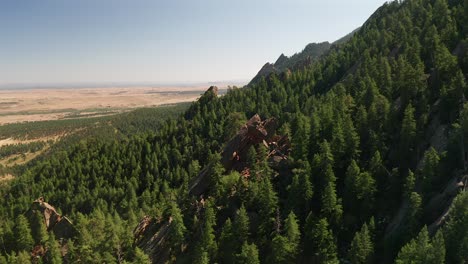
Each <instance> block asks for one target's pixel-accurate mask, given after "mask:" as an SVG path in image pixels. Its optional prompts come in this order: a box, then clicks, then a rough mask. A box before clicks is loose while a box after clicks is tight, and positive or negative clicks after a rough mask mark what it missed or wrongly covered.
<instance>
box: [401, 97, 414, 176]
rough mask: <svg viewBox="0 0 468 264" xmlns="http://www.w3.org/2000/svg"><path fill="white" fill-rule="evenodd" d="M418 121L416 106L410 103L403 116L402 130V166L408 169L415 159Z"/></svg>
mask: <svg viewBox="0 0 468 264" xmlns="http://www.w3.org/2000/svg"><path fill="white" fill-rule="evenodd" d="M415 136H416V121H415V120H414V108H413V106H412V105H411V104H409V105H408V106H407V107H406V109H405V113H404V116H403V121H402V125H401V132H400V164H401V165H400V167H401V168H402V169H407V168H408V167H409V166H410V165H411V160H412V159H413V151H414V146H415V140H416V138H415Z"/></svg>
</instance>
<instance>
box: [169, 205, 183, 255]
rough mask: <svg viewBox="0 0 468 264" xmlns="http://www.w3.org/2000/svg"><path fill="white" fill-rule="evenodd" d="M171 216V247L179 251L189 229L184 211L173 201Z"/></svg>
mask: <svg viewBox="0 0 468 264" xmlns="http://www.w3.org/2000/svg"><path fill="white" fill-rule="evenodd" d="M170 217H171V219H172V221H171V222H170V226H169V240H170V243H171V248H172V249H173V250H175V251H176V252H177V250H178V248H180V246H181V245H182V243H183V242H184V237H185V233H186V231H187V229H186V228H185V225H184V220H183V219H182V213H181V211H180V209H179V207H178V206H177V204H176V203H172V206H171V211H170Z"/></svg>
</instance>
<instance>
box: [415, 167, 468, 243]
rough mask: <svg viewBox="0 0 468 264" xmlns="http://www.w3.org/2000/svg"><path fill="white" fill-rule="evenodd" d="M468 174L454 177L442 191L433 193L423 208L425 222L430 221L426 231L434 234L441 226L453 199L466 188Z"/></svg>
mask: <svg viewBox="0 0 468 264" xmlns="http://www.w3.org/2000/svg"><path fill="white" fill-rule="evenodd" d="M467 183H468V175H464V176H463V177H454V178H453V179H452V180H451V181H450V182H449V183H448V184H447V186H446V187H445V189H444V190H443V192H441V193H439V194H437V195H435V196H434V197H432V199H431V200H430V201H429V203H428V204H427V206H426V207H425V208H424V212H425V218H426V220H427V221H426V222H429V223H432V224H431V225H429V227H428V231H429V233H431V234H434V233H435V232H436V231H437V230H438V229H439V227H440V226H442V225H443V224H444V223H445V221H446V219H447V216H448V215H449V213H450V208H451V205H452V202H453V199H454V198H455V197H456V196H457V194H458V193H459V192H460V191H461V190H464V189H465V188H466V185H467Z"/></svg>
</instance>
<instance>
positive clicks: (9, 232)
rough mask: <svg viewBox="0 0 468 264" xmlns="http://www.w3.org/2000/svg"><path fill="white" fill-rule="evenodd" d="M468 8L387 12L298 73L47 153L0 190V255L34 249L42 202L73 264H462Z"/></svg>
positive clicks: (401, 5)
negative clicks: (62, 230)
mask: <svg viewBox="0 0 468 264" xmlns="http://www.w3.org/2000/svg"><path fill="white" fill-rule="evenodd" d="M467 4H468V2H467V1H450V2H447V1H444V0H436V1H422V0H408V1H404V2H400V1H395V2H390V3H386V4H384V5H383V6H382V7H381V8H379V9H378V10H377V11H376V12H375V13H374V14H373V15H372V16H371V17H370V18H369V19H368V21H366V23H365V24H364V25H363V26H362V27H361V28H360V29H359V31H358V32H356V34H355V35H354V36H352V37H351V38H350V40H349V41H348V42H346V43H344V44H342V45H338V46H334V47H332V48H331V49H330V50H329V51H328V52H327V54H326V55H324V56H322V57H321V58H320V59H319V60H317V61H315V62H313V63H312V64H311V65H310V66H308V67H306V68H302V69H298V70H291V72H290V73H289V74H280V75H279V76H278V75H277V74H272V75H270V76H269V77H268V78H262V79H261V80H260V81H259V82H257V83H253V84H251V85H249V86H247V87H245V88H243V89H238V88H233V89H230V90H229V91H228V93H227V94H226V95H225V96H223V97H218V96H217V92H216V91H217V89H215V88H214V87H212V88H210V89H209V90H208V91H207V92H206V93H205V94H204V95H203V96H202V97H201V98H200V99H199V100H198V101H197V102H195V103H193V104H192V105H191V106H190V108H189V109H188V110H187V111H186V112H185V114H184V115H183V116H180V117H179V118H177V119H170V120H168V121H166V122H165V123H164V125H163V126H162V127H161V128H160V129H159V130H158V131H156V132H155V133H154V134H149V135H136V136H135V137H133V138H131V139H128V140H115V141H114V142H108V141H92V140H90V141H88V142H80V143H79V144H76V145H74V146H72V147H71V148H70V150H68V151H64V152H60V153H56V154H55V155H54V156H52V157H51V158H50V159H49V160H46V161H43V162H42V163H38V164H37V165H36V166H35V167H34V168H31V169H30V170H29V171H27V172H25V174H24V175H22V176H21V177H19V178H17V179H15V180H14V181H13V182H12V184H11V186H10V187H9V189H5V190H3V189H2V190H1V191H2V193H1V195H2V197H5V199H4V200H2V201H0V202H1V206H0V212H1V214H0V217H1V220H2V221H1V222H0V226H1V229H0V236H1V238H2V239H1V240H0V243H2V245H1V246H0V248H4V252H2V255H3V256H4V258H5V259H7V260H10V259H11V258H13V257H12V256H13V255H15V256H16V255H18V256H20V255H21V256H22V257H24V256H25V255H26V256H27V255H28V254H27V253H26V252H28V251H30V250H31V247H32V245H34V244H45V243H44V242H43V241H41V240H40V239H35V238H36V237H38V236H37V233H38V232H36V231H34V232H31V231H29V233H28V230H29V229H28V223H25V221H24V220H22V221H20V220H21V218H18V216H19V215H21V214H23V213H24V212H26V211H27V210H28V208H29V205H30V203H31V201H33V200H35V199H36V198H37V197H40V196H44V197H45V199H46V200H47V201H48V202H50V203H51V204H54V206H57V207H58V208H60V209H61V210H62V215H66V216H67V217H68V218H70V219H71V220H72V221H74V226H75V227H76V228H77V230H78V232H79V235H78V236H77V237H75V238H72V239H70V241H73V242H72V243H71V244H72V245H73V246H72V247H71V249H70V246H69V242H70V241H62V242H61V243H62V244H61V245H60V246H62V247H68V249H69V250H68V254H67V255H66V256H65V259H66V260H67V261H69V262H77V261H81V262H86V263H102V262H109V263H111V262H117V261H120V260H122V259H123V260H126V261H135V262H138V261H139V262H143V263H144V262H145V261H148V258H149V259H151V261H152V262H154V263H164V262H171V263H173V262H177V263H215V262H217V263H259V262H260V263H337V262H339V261H341V262H350V263H392V262H397V263H409V262H410V261H412V262H413V263H444V262H447V263H463V261H465V260H466V259H468V246H467V245H468V243H467V242H466V238H467V237H468V234H467V232H468V229H467V228H466V227H467V226H468V214H467V212H468V207H467V206H466V199H467V197H468V195H467V192H466V191H464V190H465V186H466V183H467V176H466V175H467V174H468V172H467V154H466V149H468V146H467V145H468V140H466V138H467V136H468V104H467V103H466V96H468V88H467V85H466V77H467V74H468V68H467V64H466V62H467V61H468V45H467V43H468V40H467V37H466V36H467V33H468V28H467V25H468V23H466V18H467V17H468V16H467V10H468V6H467ZM256 114H258V116H257V115H256ZM265 119H266V120H267V121H268V122H267V121H262V120H265ZM267 124H269V125H267ZM288 142H290V144H288ZM283 143H284V144H283ZM282 146H284V148H283V147H282ZM289 146H290V147H289ZM278 156H279V157H280V158H278ZM193 186H198V187H200V188H192V187H193ZM454 197H455V198H454ZM434 208H435V209H434ZM13 219H15V220H13ZM17 219H20V220H17ZM140 220H141V221H140ZM32 224H33V225H32V227H33V228H35V227H36V226H37V225H34V223H32ZM29 225H31V223H29ZM424 226H429V228H425V227H424ZM136 227H138V228H136ZM135 228H136V229H135ZM134 230H135V233H133V231H134ZM16 237H22V238H27V237H32V238H31V239H28V240H27V241H34V242H32V243H28V244H25V243H22V241H23V240H20V239H16ZM5 241H6V242H5ZM49 244H51V243H49ZM139 247H141V248H139ZM46 248H53V247H52V246H50V245H49V246H47V245H46ZM142 250H143V251H144V252H145V253H146V254H147V255H145V254H144V253H143V252H142ZM7 255H8V256H7ZM10 262H11V261H10Z"/></svg>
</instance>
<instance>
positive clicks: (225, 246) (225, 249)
mask: <svg viewBox="0 0 468 264" xmlns="http://www.w3.org/2000/svg"><path fill="white" fill-rule="evenodd" d="M234 232H235V229H233V226H232V223H231V219H230V218H228V219H227V220H226V222H224V225H223V228H222V230H221V235H220V237H219V252H218V254H219V259H220V260H221V261H222V263H234V262H235V260H234V256H235V253H236V242H237V241H236V235H235V233H234Z"/></svg>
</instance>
